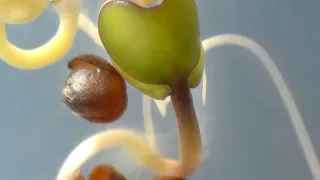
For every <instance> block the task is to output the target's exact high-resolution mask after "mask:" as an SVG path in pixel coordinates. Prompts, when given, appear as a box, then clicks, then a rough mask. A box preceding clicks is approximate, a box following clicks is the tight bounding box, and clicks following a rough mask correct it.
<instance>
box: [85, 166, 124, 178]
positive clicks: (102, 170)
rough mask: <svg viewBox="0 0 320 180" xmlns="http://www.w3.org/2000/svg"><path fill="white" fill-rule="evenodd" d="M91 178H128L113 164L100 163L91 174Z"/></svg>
mask: <svg viewBox="0 0 320 180" xmlns="http://www.w3.org/2000/svg"><path fill="white" fill-rule="evenodd" d="M89 180H126V178H125V177H124V176H123V175H122V174H121V173H120V172H119V171H118V170H117V169H116V168H115V167H114V166H112V165H102V164H101V165H98V166H96V167H95V168H94V169H93V170H92V171H91V174H90V178H89Z"/></svg>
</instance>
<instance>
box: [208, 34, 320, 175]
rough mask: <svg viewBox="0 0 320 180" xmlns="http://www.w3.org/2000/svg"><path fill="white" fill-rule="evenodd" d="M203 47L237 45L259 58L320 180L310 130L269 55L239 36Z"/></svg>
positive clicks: (217, 39) (217, 38)
mask: <svg viewBox="0 0 320 180" xmlns="http://www.w3.org/2000/svg"><path fill="white" fill-rule="evenodd" d="M202 45H203V48H204V51H207V50H209V49H212V48H215V47H218V46H223V45H236V46H240V47H243V48H246V49H248V50H249V51H251V52H252V53H253V54H255V55H256V56H257V57H258V59H259V60H260V61H261V63H262V64H263V66H264V67H265V68H266V70H267V72H268V73H269V75H270V77H271V79H272V81H273V83H274V84H275V86H276V88H277V90H278V91H279V94H280V96H281V99H282V100H283V102H284V105H285V107H286V109H287V111H288V114H289V117H290V120H291V123H292V126H293V128H294V130H295V133H296V135H297V137H298V140H299V143H300V145H301V148H302V150H303V154H304V156H305V158H306V160H307V163H308V166H309V168H310V170H311V172H312V175H313V177H314V179H315V180H320V163H319V160H318V157H317V154H316V151H315V149H314V147H313V145H312V142H311V139H310V136H309V133H308V130H307V128H306V126H305V124H304V121H303V119H302V116H301V114H300V112H299V109H298V107H297V105H296V103H295V101H294V99H293V96H292V93H291V91H290V89H289V87H288V85H287V84H286V82H285V80H284V79H283V77H282V75H281V73H280V71H279V70H278V68H277V66H276V65H275V63H274V61H273V60H272V58H271V57H270V56H269V55H268V53H267V52H266V51H265V50H264V49H263V48H262V47H261V46H260V45H259V44H258V43H256V42H254V41H253V40H250V39H248V38H247V37H243V36H240V35H237V34H222V35H217V36H214V37H211V38H209V39H206V40H204V41H203V43H202Z"/></svg>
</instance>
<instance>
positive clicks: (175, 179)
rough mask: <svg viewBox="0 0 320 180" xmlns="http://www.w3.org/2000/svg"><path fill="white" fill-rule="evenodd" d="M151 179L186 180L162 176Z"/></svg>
mask: <svg viewBox="0 0 320 180" xmlns="http://www.w3.org/2000/svg"><path fill="white" fill-rule="evenodd" d="M153 180H187V179H184V178H179V177H171V176H163V177H158V178H155V179H153Z"/></svg>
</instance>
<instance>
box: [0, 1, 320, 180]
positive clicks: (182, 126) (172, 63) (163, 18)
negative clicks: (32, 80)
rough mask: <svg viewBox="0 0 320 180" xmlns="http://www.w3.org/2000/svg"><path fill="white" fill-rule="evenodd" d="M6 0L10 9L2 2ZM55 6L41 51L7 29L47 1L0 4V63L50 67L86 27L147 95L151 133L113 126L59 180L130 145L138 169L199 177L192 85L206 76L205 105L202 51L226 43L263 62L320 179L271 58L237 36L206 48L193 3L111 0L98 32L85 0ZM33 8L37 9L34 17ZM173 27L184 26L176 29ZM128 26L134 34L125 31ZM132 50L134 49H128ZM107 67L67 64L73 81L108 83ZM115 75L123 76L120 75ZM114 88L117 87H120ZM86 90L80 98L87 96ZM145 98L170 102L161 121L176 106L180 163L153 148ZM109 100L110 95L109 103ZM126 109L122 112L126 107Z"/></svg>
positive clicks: (73, 158)
mask: <svg viewBox="0 0 320 180" xmlns="http://www.w3.org/2000/svg"><path fill="white" fill-rule="evenodd" d="M8 2H9V4H6V5H4V3H8ZM14 2H16V3H17V4H19V6H18V5H17V4H15V3H14ZM115 2H117V3H115ZM32 3H33V4H32ZM133 3H134V4H133ZM51 4H52V5H53V6H54V7H55V8H56V10H57V12H58V14H59V17H60V20H61V22H60V26H59V29H58V32H57V34H56V35H55V36H54V37H53V38H52V39H51V40H50V41H49V42H48V43H46V44H45V45H43V46H41V47H39V48H36V49H34V50H22V49H19V48H17V47H15V46H13V45H12V44H10V43H9V41H8V40H7V38H6V32H5V24H6V23H7V24H16V23H26V22H29V21H31V20H33V19H35V18H36V17H38V16H39V15H40V14H41V12H42V11H43V9H44V8H45V6H46V2H45V1H44V0H43V1H40V0H38V1H36V0H30V1H28V2H25V1H22V0H11V1H9V0H8V1H5V0H0V5H3V6H1V7H2V12H1V13H0V21H1V23H2V24H1V25H2V27H0V28H1V32H0V45H1V49H0V56H1V58H2V59H3V60H4V61H5V62H7V63H8V64H10V65H12V66H14V67H17V68H22V69H35V68H42V67H45V66H47V65H49V64H52V63H53V62H55V61H57V60H59V59H60V58H62V57H63V56H64V55H65V54H66V53H67V52H68V51H69V49H70V47H71V46H72V43H73V39H74V37H75V32H76V30H77V28H81V29H82V30H84V31H85V32H87V33H88V34H89V35H90V37H92V39H93V40H94V41H95V42H96V44H97V45H99V46H100V47H102V45H103V46H104V47H105V48H106V50H107V51H108V53H109V54H110V56H111V57H112V61H113V65H114V68H115V69H116V70H117V71H118V73H119V74H120V75H121V76H122V77H123V78H124V79H125V80H126V81H128V82H129V83H131V84H132V85H134V87H136V88H137V89H138V90H140V91H141V92H143V93H144V100H145V101H144V102H145V103H144V107H143V110H144V118H145V128H146V134H143V133H138V132H136V131H134V130H130V129H123V128H122V129H121V128H120V129H108V130H106V131H103V132H100V133H98V134H96V135H93V136H92V137H89V138H88V139H86V140H84V141H83V142H81V143H80V144H79V145H78V146H77V147H76V148H75V149H74V150H73V151H72V152H71V153H70V155H69V156H68V157H67V158H66V160H65V162H64V163H63V165H62V166H61V168H60V171H59V173H58V175H57V180H74V179H75V178H78V179H83V176H82V175H81V173H80V171H79V168H80V167H81V166H82V165H83V164H84V163H85V162H86V161H87V160H88V159H89V158H91V157H92V156H94V155H95V154H96V153H98V152H100V151H102V150H104V149H108V148H114V147H123V148H125V149H126V150H127V151H128V152H129V153H130V154H131V155H132V157H133V158H134V159H135V160H136V161H137V162H139V163H140V165H142V166H145V167H146V168H148V169H149V170H150V171H152V172H154V173H156V175H157V177H159V178H160V179H185V178H187V177H188V176H191V175H192V174H194V173H195V172H196V171H197V170H198V169H199V168H200V167H201V163H202V161H203V159H202V146H201V136H200V129H199V125H198V120H197V116H196V112H195V110H194V106H193V98H192V94H191V92H190V88H195V87H197V86H198V84H199V82H200V80H201V79H202V78H203V87H204V89H203V103H205V99H206V97H205V94H206V80H207V77H206V71H205V69H204V63H205V62H204V58H203V53H205V52H206V51H208V50H209V49H212V48H215V47H217V46H222V45H237V46H240V47H244V48H246V49H248V50H250V51H251V52H252V53H254V54H255V55H256V56H257V57H258V58H259V60H260V61H261V63H262V65H263V66H264V67H265V69H266V70H267V72H268V73H269V75H270V77H271V79H272V81H273V82H274V84H275V86H276V88H277V90H278V92H279V94H280V97H281V98H282V100H283V102H284V105H285V107H286V109H287V111H288V114H289V117H290V120H291V122H292V125H293V128H294V130H295V132H296V135H297V137H298V140H299V143H300V145H301V147H302V150H303V153H304V155H305V158H306V160H307V163H308V165H309V168H310V170H311V172H312V175H313V177H314V179H316V180H320V164H319V161H318V158H317V155H316V153H315V150H314V147H313V145H312V143H311V140H310V137H309V135H308V131H307V129H306V127H305V124H304V121H303V119H302V116H301V114H300V112H299V110H298V108H297V105H296V103H295V101H294V99H293V96H292V94H291V91H290V89H289V88H288V86H287V84H286V82H285V81H284V79H283V77H282V75H281V73H280V71H279V70H278V68H277V67H276V65H275V63H274V61H273V60H272V58H271V57H270V56H269V55H268V53H267V52H266V51H265V50H264V49H263V48H262V47H261V46H260V45H259V44H258V43H256V42H254V41H253V40H251V39H249V38H246V37H243V36H240V35H237V34H223V35H217V36H214V37H211V38H208V39H207V40H204V41H202V43H201V42H200V38H199V37H200V35H199V27H198V19H197V11H196V6H195V2H194V1H193V0H175V1H170V0H163V1H156V0H135V1H131V2H125V1H123V0H108V1H106V2H105V4H104V5H103V7H102V8H101V14H100V17H99V30H98V29H97V28H96V27H95V25H94V24H93V23H92V22H91V20H90V19H89V18H88V17H87V16H86V15H84V14H80V5H81V3H80V0H54V1H51ZM7 5H11V7H13V9H14V11H12V14H10V13H7V12H8V9H6V8H10V7H9V6H7ZM121 5H122V6H121ZM155 6H157V7H156V8H155ZM32 8H34V11H32V12H30V9H32ZM146 14H147V16H146ZM186 14H188V15H190V18H185V15H186ZM126 15H129V16H126ZM119 18H124V19H123V22H124V23H122V25H123V27H122V26H121V23H119V22H118V21H119V20H120V19H119ZM148 18H149V19H148ZM175 23H178V24H179V25H180V26H179V27H177V26H176V24H175ZM129 25H130V27H132V29H130V28H128V27H129ZM98 31H99V32H100V37H101V40H102V42H101V40H100V38H99V34H98ZM134 33H136V34H134ZM134 35H136V36H134ZM139 43H140V44H139ZM139 45H141V46H140V47H139ZM129 47H130V48H131V49H127V48H129ZM82 57H83V56H82ZM163 57H166V58H163ZM80 59H81V58H80ZM89 59H90V58H89ZM83 60H84V61H83ZM95 62H96V61H95ZM153 63H154V64H153ZM103 64H104V63H98V64H95V63H93V62H92V61H87V58H84V59H83V58H82V59H81V60H80V61H79V59H76V60H73V61H71V62H70V63H69V68H70V69H71V70H72V73H73V74H72V75H71V76H70V78H72V77H73V75H74V78H75V80H77V78H79V77H81V78H84V79H86V78H88V77H89V76H92V77H93V78H98V79H99V78H101V77H103V78H105V79H108V78H109V77H106V76H104V75H102V76H100V74H99V75H97V74H94V73H93V71H92V70H93V69H95V70H98V71H104V70H105V69H104V65H103ZM155 65H156V66H155ZM130 68H132V69H130ZM80 71H83V72H86V73H82V72H81V73H80V74H78V75H76V73H79V72H80ZM89 71H90V72H89ZM90 73H93V74H90ZM203 73H204V74H203ZM202 74H203V76H202ZM110 78H119V76H113V77H110ZM95 80H96V79H95ZM112 82H113V81H112ZM122 84H123V83H122ZM105 85H106V84H104V86H105ZM109 85H111V86H115V83H110V84H109ZM123 87H124V86H123ZM104 88H105V87H102V89H104ZM88 89H89V90H94V87H93V86H90V87H89V88H88ZM88 89H87V90H85V91H81V93H84V94H86V93H88V92H87V91H88ZM69 90H70V89H68V87H67V88H66V89H65V90H64V93H65V94H64V95H65V96H67V98H68V97H69V98H70V97H71V95H72V93H74V92H72V93H71V94H70V93H69ZM120 92H121V91H120ZM121 94H122V95H121ZM121 94H120V95H119V97H124V95H123V92H122V93H121ZM146 95H147V96H149V97H152V98H154V99H158V100H159V99H160V100H161V99H165V101H157V103H158V107H161V108H162V110H161V112H162V115H163V116H165V114H166V113H165V112H166V111H165V109H166V104H167V103H169V102H171V103H172V105H173V108H174V110H175V113H176V120H177V124H178V127H179V129H178V132H179V142H180V144H179V147H180V158H179V159H177V160H173V159H167V158H164V157H163V156H162V154H161V152H159V150H158V148H157V146H156V140H155V135H154V131H153V124H152V119H151V112H150V104H146V101H148V99H147V98H148V97H147V96H146ZM103 97H104V96H103ZM110 98H112V97H107V98H106V99H110ZM107 102H108V101H107V100H106V101H103V103H106V104H103V105H106V106H108V104H107ZM69 103H70V104H69V107H70V108H71V109H72V110H73V111H75V112H77V113H79V114H80V115H83V117H85V118H88V119H92V116H89V117H88V116H86V115H85V114H84V113H83V109H81V108H80V110H79V108H78V107H79V106H78V105H79V104H73V102H72V101H69ZM120 104H121V103H120ZM82 106H83V105H82ZM84 107H85V110H89V111H86V113H89V114H90V108H91V107H90V106H87V104H85V105H84ZM123 107H124V106H123ZM121 110H123V111H124V110H125V108H123V109H121ZM110 112H113V111H112V109H111V111H106V112H104V113H106V114H107V116H108V115H110V114H108V113H110ZM106 114H104V115H106ZM120 114H121V113H120ZM112 117H113V118H111V119H116V118H115V117H120V115H119V114H118V116H112ZM93 119H94V118H93ZM111 167H112V166H111ZM106 173H115V174H118V171H116V169H115V168H110V166H109V167H105V166H104V167H101V166H100V167H98V169H96V170H94V171H93V175H94V174H99V176H100V174H104V175H105V174H106Z"/></svg>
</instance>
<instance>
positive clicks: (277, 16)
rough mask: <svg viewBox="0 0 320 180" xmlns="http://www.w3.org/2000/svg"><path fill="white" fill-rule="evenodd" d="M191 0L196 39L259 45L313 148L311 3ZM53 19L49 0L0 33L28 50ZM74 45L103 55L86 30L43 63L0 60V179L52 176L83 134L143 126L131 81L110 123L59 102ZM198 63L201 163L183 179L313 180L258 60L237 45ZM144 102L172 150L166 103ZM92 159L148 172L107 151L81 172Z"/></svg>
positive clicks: (318, 84)
mask: <svg viewBox="0 0 320 180" xmlns="http://www.w3.org/2000/svg"><path fill="white" fill-rule="evenodd" d="M102 2H103V0H91V1H85V2H84V9H83V10H84V11H85V12H86V13H88V14H89V16H90V17H91V18H93V20H94V22H96V18H97V16H98V10H99V8H100V5H101V3H102ZM197 4H198V8H199V18H200V26H201V38H202V39H203V40H204V39H206V38H208V37H210V36H213V35H218V34H222V33H237V34H240V35H243V36H247V37H249V38H251V39H253V40H255V41H256V42H258V43H259V44H260V45H261V46H262V47H264V48H265V49H266V50H267V51H268V53H269V54H270V56H271V57H272V58H273V59H274V60H275V63H276V65H277V66H278V68H279V69H280V71H281V73H282V75H283V76H284V79H285V80H286V82H287V84H288V86H289V87H290V89H291V91H292V93H293V96H294V98H295V101H296V103H297V105H298V108H299V110H300V111H301V113H302V116H303V118H304V121H305V124H306V126H307V129H308V131H309V134H310V136H311V140H312V143H313V145H314V146H315V148H316V151H317V153H318V156H319V154H320V138H319V137H320V134H319V129H320V121H319V118H320V111H319V107H320V95H319V92H320V81H319V77H320V71H319V68H320V51H319V50H320V34H319V32H320V25H319V18H318V17H319V16H320V11H319V7H320V1H316V0H307V1H300V0H269V1H265V0H197ZM186 16H187V15H186ZM58 24H59V20H58V17H57V14H56V13H55V11H54V9H53V8H52V7H50V6H49V7H48V8H47V10H46V12H45V13H44V14H43V15H42V16H41V17H39V18H38V19H36V20H35V21H33V22H31V23H29V24H25V25H10V26H7V30H8V37H9V39H10V41H11V42H12V43H14V44H15V45H17V46H19V47H21V48H26V49H29V48H35V47H38V46H40V45H42V44H43V43H45V42H46V41H47V40H49V39H50V38H51V37H52V36H53V35H54V34H55V32H56V29H57V27H58ZM83 53H93V54H97V55H100V56H104V57H107V56H106V55H107V54H106V53H105V51H104V50H102V49H100V48H99V47H98V46H97V45H95V44H94V42H93V41H92V40H91V39H90V38H89V36H88V35H87V34H85V33H83V32H82V31H78V33H77V37H76V39H75V41H74V46H73V48H72V49H71V51H70V52H69V54H68V55H67V56H65V58H64V59H62V60H61V61H59V62H58V63H55V64H53V65H51V66H49V67H47V68H44V69H40V70H36V71H22V70H18V69H14V68H12V67H9V66H8V65H7V64H5V63H4V62H2V61H0V74H1V76H0V84H1V85H0V87H1V88H0V99H1V103H0V119H1V126H0V144H1V148H0V179H1V180H18V179H27V180H52V179H54V178H55V176H56V174H57V172H58V170H59V168H60V166H61V165H62V163H63V161H64V159H65V158H66V156H67V155H68V154H69V153H70V152H71V151H72V150H73V148H74V147H76V146H77V144H79V143H80V142H81V141H83V140H84V139H86V138H88V137H89V136H91V135H93V134H95V133H97V132H100V131H103V130H106V129H108V128H111V127H127V128H132V129H135V130H137V131H143V119H142V109H141V104H142V95H141V93H139V92H138V91H137V90H135V89H133V88H132V87H131V86H130V85H128V96H129V104H128V109H127V111H126V113H125V114H124V116H123V117H122V118H121V120H120V121H118V122H116V123H115V124H112V125H94V124H90V123H88V122H87V121H85V120H82V119H81V118H79V117H76V116H74V115H73V114H72V113H71V111H69V110H68V109H67V108H66V107H65V106H64V105H63V104H62V103H61V90H62V88H63V86H64V83H65V80H66V77H67V75H68V70H67V67H66V63H67V61H68V60H70V59H71V58H72V57H74V56H76V55H79V54H83ZM206 69H207V73H208V74H207V77H208V89H207V93H208V94H207V103H206V105H205V107H203V106H202V104H201V86H199V88H198V89H196V90H193V94H194V101H195V106H196V110H197V113H198V118H199V121H200V126H201V131H202V135H203V138H204V139H203V141H204V154H205V161H204V165H203V167H202V169H201V170H200V171H199V172H198V173H196V174H195V175H194V176H193V177H191V178H190V179H194V180H197V179H198V180H199V179H200V180H204V179H215V180H312V179H313V178H312V174H311V173H310V170H309V168H308V166H307V163H306V160H305V158H304V156H303V152H302V150H301V147H300V144H299V142H298V140H297V137H296V134H295V132H294V129H293V127H292V124H291V121H290V119H289V117H288V114H287V112H286V109H285V108H284V105H283V103H282V101H281V99H280V96H279V94H278V92H277V91H276V88H275V86H274V85H273V83H272V81H271V79H270V77H269V76H268V74H267V72H266V71H265V69H264V68H263V66H262V65H261V64H260V62H259V60H258V59H257V58H256V57H255V56H254V55H253V54H251V53H250V52H249V51H247V50H245V49H242V48H239V47H219V48H217V49H214V50H211V51H209V52H207V53H206ZM152 109H153V118H154V122H155V130H156V133H157V141H158V144H159V147H160V149H161V151H162V152H163V153H165V154H166V155H167V156H170V157H177V149H178V147H177V129H176V123H175V120H174V114H173V112H172V109H171V106H168V116H167V117H166V118H163V117H162V116H161V115H160V113H159V111H158V110H157V108H156V106H155V105H154V104H153V107H152ZM136 112H141V113H136ZM98 163H113V164H115V165H116V166H117V167H118V168H119V170H120V171H122V172H124V173H125V174H126V176H127V177H128V179H133V180H134V179H136V180H138V179H142V180H144V179H146V180H148V179H151V177H153V176H152V175H151V174H149V173H148V171H146V170H145V169H143V168H141V167H139V166H137V165H136V164H135V163H134V162H133V161H132V160H130V159H129V158H128V157H127V156H126V155H123V154H120V153H119V151H116V150H115V149H113V150H108V151H104V152H102V153H100V154H98V155H97V156H95V157H94V158H92V159H91V160H90V161H89V162H88V163H86V164H85V165H84V166H83V167H82V172H83V173H84V174H87V173H88V172H89V171H90V170H91V168H93V167H94V166H95V165H97V164H98Z"/></svg>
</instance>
